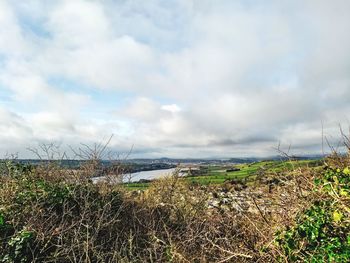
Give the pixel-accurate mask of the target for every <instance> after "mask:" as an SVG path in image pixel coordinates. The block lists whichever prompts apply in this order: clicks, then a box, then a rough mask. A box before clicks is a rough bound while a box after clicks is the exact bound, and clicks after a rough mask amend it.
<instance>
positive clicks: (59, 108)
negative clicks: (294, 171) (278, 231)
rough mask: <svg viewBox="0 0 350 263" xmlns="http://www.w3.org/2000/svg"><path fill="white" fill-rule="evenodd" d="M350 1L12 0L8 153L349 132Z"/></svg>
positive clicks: (6, 33)
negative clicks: (55, 147) (46, 146)
mask: <svg viewBox="0 0 350 263" xmlns="http://www.w3.org/2000/svg"><path fill="white" fill-rule="evenodd" d="M349 11H350V1H348V0H283V1H281V0H264V1H262V0H215V1H213V0H147V1H143V0H100V1H94V0H60V1H51V0H50V1H49V0H46V1H45V0H42V1H40V0H28V1H10V0H8V1H6V0H0V25H1V26H0V156H5V155H8V154H12V153H18V155H19V157H21V158H30V157H32V156H33V153H32V152H31V151H28V148H35V147H38V145H41V144H47V143H52V142H53V143H55V144H58V145H61V147H62V151H68V149H69V147H68V146H70V147H72V148H78V147H79V145H81V144H88V145H92V144H94V143H96V142H103V141H106V140H107V139H108V138H109V136H111V135H112V134H113V139H112V141H111V142H110V144H109V147H110V149H112V150H113V151H116V152H119V153H124V152H128V151H129V150H130V149H131V148H132V153H131V156H132V157H135V158H138V157H164V156H167V157H183V158H190V157H191V158H196V157H197V158H199V157H200V158H202V157H246V156H258V157H259V156H260V157H263V156H271V155H276V154H277V152H276V147H277V146H278V145H279V144H280V145H281V147H282V149H288V148H289V147H290V148H291V151H292V152H293V153H295V154H315V153H320V152H321V151H322V134H324V135H325V136H326V137H327V139H328V140H329V141H330V142H331V143H336V141H337V138H339V134H340V132H339V125H341V126H342V127H343V128H344V129H345V130H346V131H347V130H348V129H349V126H350V125H349V117H350V103H349V101H350V34H349V32H350V16H349Z"/></svg>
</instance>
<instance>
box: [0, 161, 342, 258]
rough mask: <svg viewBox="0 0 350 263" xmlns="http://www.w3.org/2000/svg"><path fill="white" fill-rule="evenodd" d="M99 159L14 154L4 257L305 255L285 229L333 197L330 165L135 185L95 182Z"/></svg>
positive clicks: (5, 204) (0, 243) (0, 218)
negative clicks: (214, 182) (73, 165)
mask: <svg viewBox="0 0 350 263" xmlns="http://www.w3.org/2000/svg"><path fill="white" fill-rule="evenodd" d="M348 160H349V158H348V156H339V155H333V156H332V157H330V158H327V159H326V164H328V165H335V166H337V167H343V168H345V167H347V166H348ZM97 166H98V165H97V163H96V162H95V161H92V162H91V163H87V165H86V166H85V167H84V169H85V170H84V171H85V172H84V173H83V175H84V176H81V174H80V175H79V176H77V174H74V173H71V172H69V173H67V172H65V171H62V169H59V168H58V167H57V166H55V165H49V166H48V165H44V166H38V167H31V166H23V165H18V164H16V163H14V162H11V161H7V162H4V163H3V164H2V167H1V174H2V176H0V262H277V261H279V262H291V261H298V258H293V257H292V256H290V255H289V254H288V253H286V251H285V250H284V249H283V247H281V246H280V245H279V244H278V240H279V239H280V238H281V235H282V234H279V235H278V234H276V233H284V232H283V231H285V230H288V229H293V227H295V225H296V218H298V216H300V213H302V212H303V211H305V209H307V208H308V207H310V206H311V205H312V204H313V203H314V202H315V200H318V199H321V198H324V193H322V192H317V191H315V189H316V188H315V184H314V181H315V179H316V178H317V177H318V176H319V175H320V174H322V173H323V170H322V167H321V168H320V167H319V168H315V167H297V166H296V167H295V169H294V170H292V171H290V170H288V171H286V172H279V173H278V174H273V173H271V174H264V175H263V176H262V177H260V179H259V178H258V179H257V181H256V183H255V184H253V185H250V186H249V187H239V188H237V187H235V185H230V184H227V185H224V186H220V187H213V186H193V185H189V184H186V183H185V182H184V181H183V180H181V179H180V178H179V177H178V176H176V174H175V175H174V176H172V177H169V178H164V179H161V180H157V181H155V182H154V183H153V184H152V185H151V187H150V188H149V189H147V190H146V191H144V192H140V193H135V192H130V191H126V190H125V189H124V188H123V187H121V186H120V185H115V184H112V183H109V182H103V183H98V184H93V183H92V182H91V180H89V178H88V175H89V174H93V173H94V172H95V169H96V167H97ZM342 200H343V199H342ZM214 203H215V205H213V204H214ZM344 216H345V215H344ZM300 244H302V246H304V244H305V243H302V241H301V243H300ZM302 246H301V247H300V249H302ZM334 262H336V261H334Z"/></svg>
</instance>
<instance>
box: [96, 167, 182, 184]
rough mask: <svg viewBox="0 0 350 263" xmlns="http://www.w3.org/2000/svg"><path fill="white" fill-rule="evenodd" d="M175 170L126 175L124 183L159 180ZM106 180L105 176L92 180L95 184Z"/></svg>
mask: <svg viewBox="0 0 350 263" xmlns="http://www.w3.org/2000/svg"><path fill="white" fill-rule="evenodd" d="M175 170H176V168H171V169H161V170H152V171H141V172H136V173H130V174H124V175H123V182H124V183H128V182H138V181H139V180H141V179H146V180H152V179H157V178H160V177H163V176H169V175H172V174H173V173H174V172H175ZM104 180H106V177H105V176H100V177H94V178H92V181H93V182H94V183H97V182H101V181H104Z"/></svg>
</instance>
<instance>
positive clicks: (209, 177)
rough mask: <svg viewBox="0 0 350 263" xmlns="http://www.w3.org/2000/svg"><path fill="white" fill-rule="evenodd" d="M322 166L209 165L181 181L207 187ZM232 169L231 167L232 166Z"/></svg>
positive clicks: (312, 163)
mask: <svg viewBox="0 0 350 263" xmlns="http://www.w3.org/2000/svg"><path fill="white" fill-rule="evenodd" d="M319 165H322V161H320V160H300V161H261V162H256V163H251V164H239V165H234V167H236V168H239V169H240V170H239V171H230V172H227V169H228V168H230V167H228V166H221V165H211V166H206V167H202V168H201V169H203V168H204V169H203V170H201V175H196V176H185V177H184V178H182V180H186V181H187V182H189V183H191V184H200V185H209V184H222V183H224V182H226V181H231V180H246V181H253V180H254V179H255V178H256V176H257V175H258V174H265V173H276V174H277V173H279V172H281V171H284V170H291V169H294V168H298V167H303V166H319ZM232 167H233V166H232ZM125 186H126V187H127V188H129V189H144V188H147V187H148V186H149V183H129V184H125Z"/></svg>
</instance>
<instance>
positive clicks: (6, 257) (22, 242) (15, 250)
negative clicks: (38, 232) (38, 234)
mask: <svg viewBox="0 0 350 263" xmlns="http://www.w3.org/2000/svg"><path fill="white" fill-rule="evenodd" d="M33 241H34V233H33V232H31V231H28V230H26V229H22V230H21V231H19V232H18V233H16V234H15V235H13V236H12V237H11V238H10V239H9V240H8V241H7V242H6V244H5V245H6V246H5V250H4V252H2V253H1V254H0V262H3V263H12V262H14V263H15V262H16V263H17V262H18V263H24V262H30V257H29V255H30V245H31V244H32V243H33Z"/></svg>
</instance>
